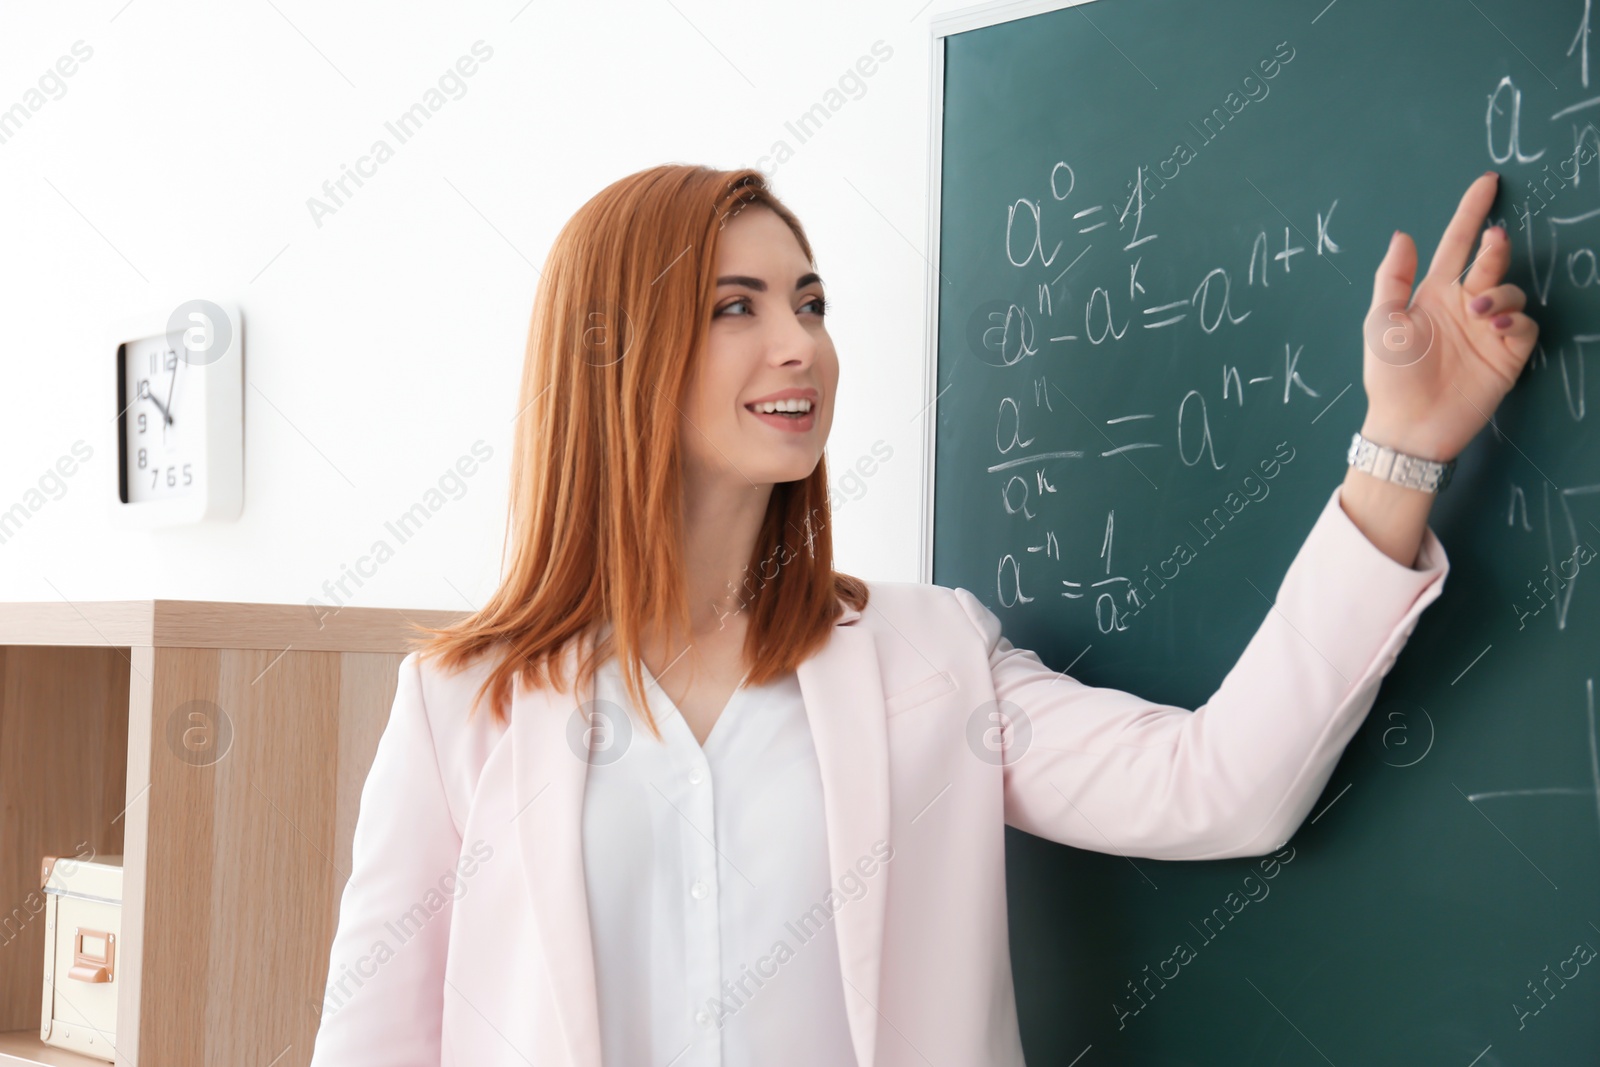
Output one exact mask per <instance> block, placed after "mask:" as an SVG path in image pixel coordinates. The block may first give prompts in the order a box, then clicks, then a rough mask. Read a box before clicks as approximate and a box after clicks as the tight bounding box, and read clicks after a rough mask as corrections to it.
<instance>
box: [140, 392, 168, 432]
mask: <svg viewBox="0 0 1600 1067" xmlns="http://www.w3.org/2000/svg"><path fill="white" fill-rule="evenodd" d="M145 399H146V400H148V401H150V403H152V404H154V405H155V406H156V407H158V408H160V409H161V415H162V417H163V418H165V419H166V420H167V424H168V425H171V423H172V416H171V415H170V414H169V413H168V412H167V408H166V405H165V404H163V403H161V401H159V400H157V399H156V395H155V394H154V393H150V394H149V395H147V396H146V397H145ZM168 399H171V398H170V397H169V398H168Z"/></svg>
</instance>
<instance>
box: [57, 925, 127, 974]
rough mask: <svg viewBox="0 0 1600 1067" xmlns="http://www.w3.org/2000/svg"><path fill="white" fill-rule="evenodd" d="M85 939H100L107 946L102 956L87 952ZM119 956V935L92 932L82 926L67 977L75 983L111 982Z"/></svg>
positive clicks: (75, 940)
mask: <svg viewBox="0 0 1600 1067" xmlns="http://www.w3.org/2000/svg"><path fill="white" fill-rule="evenodd" d="M85 937H91V938H98V939H99V940H100V943H101V944H102V945H104V946H105V948H104V950H103V952H102V954H99V955H96V954H95V953H93V952H85V951H84V949H83V939H84V938H85ZM116 956H117V935H116V934H113V933H111V932H110V931H107V930H91V929H89V928H88V927H86V926H80V927H78V928H77V931H76V933H75V935H74V943H73V949H72V970H70V971H68V972H67V977H68V978H71V979H72V980H73V981H75V982H109V981H111V980H112V976H113V974H112V972H113V969H114V966H115V960H116Z"/></svg>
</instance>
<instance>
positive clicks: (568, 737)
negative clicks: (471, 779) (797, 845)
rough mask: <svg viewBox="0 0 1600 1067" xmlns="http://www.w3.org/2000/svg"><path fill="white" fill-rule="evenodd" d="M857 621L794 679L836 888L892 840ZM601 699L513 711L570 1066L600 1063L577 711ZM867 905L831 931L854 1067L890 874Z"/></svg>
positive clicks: (873, 700) (522, 816)
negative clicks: (813, 757) (813, 754)
mask: <svg viewBox="0 0 1600 1067" xmlns="http://www.w3.org/2000/svg"><path fill="white" fill-rule="evenodd" d="M860 618H861V613H860V612H859V611H856V610H855V609H854V608H851V607H850V606H849V605H844V612H843V614H841V615H840V617H839V618H838V619H837V620H835V622H834V627H833V633H832V635H831V637H830V639H829V641H828V643H827V644H826V645H824V646H823V647H822V649H821V651H819V652H817V653H816V654H814V655H813V656H812V657H811V658H810V659H808V660H806V661H805V662H803V663H801V664H800V666H799V668H798V669H797V670H796V672H795V674H796V677H797V679H798V680H799V683H800V693H801V696H802V697H803V698H804V700H805V706H806V718H807V721H808V722H809V723H810V726H811V734H812V743H813V745H814V746H815V748H816V751H817V763H818V765H819V767H820V770H821V776H822V799H823V816H824V821H825V822H826V825H827V829H828V869H829V876H830V883H831V885H832V886H834V887H835V892H836V893H837V892H838V890H837V887H838V886H839V884H840V879H842V878H844V877H845V875H846V874H847V873H850V874H851V875H852V876H853V877H854V878H856V879H861V878H862V876H861V873H860V871H859V870H857V869H856V865H857V863H859V862H860V861H861V860H862V859H863V858H865V859H867V860H868V861H869V862H872V863H874V864H876V863H878V859H877V854H876V853H875V852H874V851H873V845H874V844H875V843H876V842H879V841H883V842H889V757H888V738H887V731H886V727H885V722H884V707H883V683H882V679H881V677H880V675H879V672H878V651H877V643H876V641H875V640H874V638H873V635H872V632H871V631H870V630H868V629H866V628H865V627H861V626H858V625H856V623H857V622H858V620H859V619H860ZM578 644H579V642H573V643H571V644H569V645H568V647H567V650H566V653H565V654H566V668H567V674H566V676H567V678H568V679H571V678H573V677H574V675H575V673H576V663H577V656H578V653H579V651H580V650H579V648H578ZM593 697H594V691H593V686H592V684H591V685H590V686H588V687H585V688H584V689H583V690H581V691H578V692H571V693H559V692H556V691H555V690H553V689H550V688H538V689H531V690H530V689H525V688H524V687H523V686H522V684H521V683H520V682H519V683H518V684H517V686H516V689H515V696H514V697H513V700H512V708H511V726H510V730H511V759H512V769H513V770H512V773H513V778H514V787H513V796H514V803H515V806H514V809H513V811H514V815H513V816H512V818H513V821H514V822H515V823H516V824H517V826H516V835H517V839H518V842H519V844H520V845H521V849H522V860H523V869H524V872H525V875H526V878H527V883H528V891H529V896H530V897H531V898H532V905H533V914H534V921H535V924H536V925H537V927H538V930H539V936H540V939H541V940H542V942H543V944H544V954H545V962H546V965H547V968H548V971H549V987H550V990H551V993H552V995H553V996H554V998H555V1001H556V1009H557V1011H558V1013H559V1015H560V1021H561V1039H562V1040H561V1043H560V1044H559V1045H556V1046H555V1048H556V1049H558V1050H559V1051H563V1052H564V1053H565V1056H566V1059H567V1062H568V1063H569V1064H570V1065H571V1067H600V1063H601V1061H600V1019H599V1003H598V999H597V994H598V990H597V989H596V987H595V964H594V945H593V941H592V939H591V937H590V930H589V904H588V894H587V892H586V888H585V883H584V875H583V834H582V813H583V791H584V784H585V780H586V777H587V775H588V770H589V764H588V761H587V759H585V758H583V757H582V755H580V753H582V752H583V751H584V750H585V749H584V746H586V745H587V744H588V742H589V740H590V739H591V737H592V731H591V730H588V729H585V728H584V725H583V723H582V721H581V720H579V719H577V718H575V716H574V713H575V712H576V711H577V709H578V707H579V705H580V704H583V703H587V702H588V701H590V700H592V699H593ZM864 880H865V882H866V886H867V891H866V893H865V894H864V895H863V896H862V897H861V898H860V899H859V900H849V899H847V898H844V897H839V898H838V899H837V900H836V902H835V905H834V907H835V912H834V920H833V922H834V931H835V936H836V937H837V939H838V944H839V964H840V972H841V976H842V978H843V980H844V999H845V1010H846V1012H847V1014H848V1018H849V1023H850V1035H851V1040H852V1043H853V1045H854V1047H855V1053H856V1061H857V1064H858V1067H873V1050H874V1049H875V1048H876V1045H877V1034H878V1007H877V1005H878V999H879V980H880V969H881V962H882V948H883V927H884V913H885V903H886V900H887V881H886V880H887V872H884V871H878V872H875V873H874V875H873V876H872V877H870V878H866V879H864Z"/></svg>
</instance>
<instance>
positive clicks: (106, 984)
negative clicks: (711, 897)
mask: <svg viewBox="0 0 1600 1067" xmlns="http://www.w3.org/2000/svg"><path fill="white" fill-rule="evenodd" d="M41 881H42V882H43V889H44V893H45V934H44V1005H43V1010H42V1012H41V1013H40V1014H41V1020H40V1024H39V1036H40V1038H42V1039H43V1040H44V1042H45V1043H46V1044H49V1045H56V1046H58V1047H60V1048H65V1049H71V1050H72V1051H74V1052H80V1053H82V1054H84V1055H86V1056H93V1057H94V1058H95V1059H101V1060H106V1061H108V1062H113V1061H115V1059H116V1052H115V1051H114V1049H115V1045H116V1040H117V990H118V989H119V988H120V986H121V983H120V982H119V981H118V978H119V975H118V971H119V970H120V967H121V962H122V961H121V960H120V959H119V958H118V956H119V955H120V953H119V951H118V949H119V943H120V942H121V940H122V857H121V856H97V857H95V858H94V859H92V860H84V859H77V858H75V857H71V856H63V857H56V856H46V857H45V858H44V865H43V871H42V879H41Z"/></svg>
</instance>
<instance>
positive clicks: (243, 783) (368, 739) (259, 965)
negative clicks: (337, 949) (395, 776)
mask: <svg viewBox="0 0 1600 1067" xmlns="http://www.w3.org/2000/svg"><path fill="white" fill-rule="evenodd" d="M460 617H461V613H459V612H443V611H400V610H391V609H385V608H343V609H340V610H338V611H337V612H333V613H331V614H329V613H327V611H323V612H322V613H321V615H320V617H319V612H318V611H316V610H314V609H313V608H310V607H302V606H298V605H292V604H228V603H211V602H201V601H175V600H143V601H123V602H102V603H80V604H70V603H65V602H63V603H14V604H0V841H4V843H5V846H4V848H3V849H0V1067H9V1065H14V1064H24V1065H49V1067H92V1065H94V1064H96V1063H105V1062H107V1061H104V1060H94V1059H90V1058H88V1057H84V1056H79V1055H76V1054H74V1053H70V1052H66V1051H64V1050H60V1049H56V1048H54V1047H52V1046H48V1045H45V1044H44V1043H43V1042H42V1041H41V1040H40V1039H39V1011H40V1004H41V996H42V992H43V965H44V935H43V928H44V918H43V900H44V896H43V894H42V892H41V891H40V884H39V866H40V860H41V858H42V857H43V856H45V855H64V856H71V855H77V854H80V853H81V854H83V855H85V856H86V857H87V855H88V851H87V850H90V849H92V850H93V853H94V854H95V855H110V854H115V853H121V854H122V855H123V865H124V897H123V912H122V937H121V941H120V944H119V948H118V963H119V976H118V981H119V982H120V983H121V990H120V993H119V999H118V1002H117V1014H118V1035H117V1049H116V1054H117V1059H116V1061H115V1062H116V1063H117V1064H118V1065H119V1067H137V1065H139V1064H145V1065H147V1067H165V1065H168V1064H171V1065H191V1064H192V1065H195V1067H199V1065H201V1064H212V1063H237V1064H245V1063H261V1064H266V1063H273V1064H274V1067H294V1065H302V1067H303V1065H304V1064H306V1063H308V1062H309V1061H310V1058H311V1046H312V1041H313V1038H314V1037H315V1034H316V1030H317V1026H318V1022H319V1019H320V1005H321V998H322V992H323V987H324V984H325V982H326V978H327V966H328V956H327V953H328V946H329V944H330V942H331V940H332V937H333V930H334V925H335V923H336V921H337V918H338V907H339V895H340V894H341V893H342V892H343V890H344V883H345V880H346V879H347V878H348V876H349V870H350V844H351V838H352V836H353V834H354V830H355V819H356V813H357V807H358V804H359V801H360V795H361V786H362V783H363V782H364V781H365V780H366V774H367V770H368V768H369V767H370V766H371V763H372V757H373V754H374V752H375V751H376V749H377V744H378V738H379V736H380V735H381V734H382V732H383V727H384V725H385V724H386V723H387V721H388V716H389V709H390V706H391V704H392V703H393V700H394V691H395V685H396V679H397V671H398V668H399V665H400V661H401V660H402V659H403V658H404V657H405V654H406V653H407V652H408V651H409V650H410V649H411V648H412V647H413V644H412V640H413V635H414V634H415V631H414V630H413V629H412V624H413V623H420V624H423V625H427V626H442V625H445V624H447V623H450V622H453V621H455V620H457V619H459V618H460Z"/></svg>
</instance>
